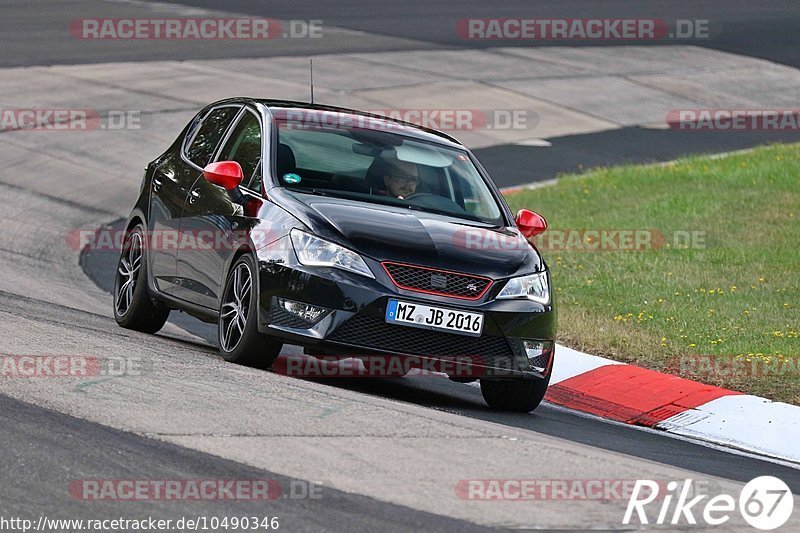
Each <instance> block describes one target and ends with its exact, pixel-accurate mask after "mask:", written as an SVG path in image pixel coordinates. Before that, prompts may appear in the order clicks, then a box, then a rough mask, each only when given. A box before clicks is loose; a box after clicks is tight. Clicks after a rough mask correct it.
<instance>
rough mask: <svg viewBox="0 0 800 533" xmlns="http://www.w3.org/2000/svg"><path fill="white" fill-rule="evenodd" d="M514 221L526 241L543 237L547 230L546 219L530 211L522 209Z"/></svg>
mask: <svg viewBox="0 0 800 533" xmlns="http://www.w3.org/2000/svg"><path fill="white" fill-rule="evenodd" d="M514 220H515V222H516V223H517V227H518V228H519V231H520V232H521V233H522V235H523V236H524V237H525V238H526V239H530V238H531V237H536V236H537V235H541V234H542V233H544V232H545V230H546V229H547V221H546V220H545V219H544V217H543V216H542V215H540V214H539V213H534V212H533V211H530V210H528V209H520V210H519V212H518V213H517V218H516V219H514Z"/></svg>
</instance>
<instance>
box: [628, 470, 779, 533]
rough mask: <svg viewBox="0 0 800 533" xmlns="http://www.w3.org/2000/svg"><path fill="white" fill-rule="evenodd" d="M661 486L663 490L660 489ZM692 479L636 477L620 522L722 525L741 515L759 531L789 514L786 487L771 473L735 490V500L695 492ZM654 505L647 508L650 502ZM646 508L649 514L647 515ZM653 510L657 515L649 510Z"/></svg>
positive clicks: (774, 527) (771, 527) (720, 495)
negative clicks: (738, 491) (645, 478)
mask: <svg viewBox="0 0 800 533" xmlns="http://www.w3.org/2000/svg"><path fill="white" fill-rule="evenodd" d="M660 489H665V490H660ZM695 489H696V488H695V487H693V481H692V480H691V479H686V480H684V481H683V484H682V485H681V484H679V483H678V482H677V481H670V482H669V483H667V484H666V487H664V485H663V483H657V482H656V481H651V480H641V479H640V480H637V481H636V485H635V486H634V489H633V493H632V494H631V497H630V499H629V500H628V507H627V509H626V510H625V516H624V517H623V519H622V523H623V524H625V525H629V524H631V523H634V524H635V523H636V520H638V522H639V524H643V525H644V524H657V525H660V526H663V525H667V524H669V525H678V524H680V525H687V524H688V525H696V524H698V521H700V522H699V523H700V524H703V523H705V524H706V525H709V526H724V525H725V524H726V523H728V522H729V521H730V520H731V518H732V517H734V516H736V514H737V512H738V514H741V516H742V518H744V520H745V522H747V523H748V524H749V525H750V526H752V527H754V528H756V529H760V530H763V531H767V530H772V529H777V528H779V527H781V526H782V525H784V524H786V522H787V521H788V520H789V518H790V517H791V516H792V509H793V507H794V499H793V496H792V492H791V490H789V486H788V485H786V483H784V482H783V481H781V480H780V479H778V478H776V477H772V476H761V477H757V478H755V479H753V480H752V481H750V482H749V483H748V484H747V485H745V486H744V488H743V489H742V491H741V492H740V493H739V497H738V500H737V499H736V498H734V497H733V496H731V495H730V494H719V495H716V496H713V497H710V498H709V495H707V494H700V495H697V491H696V490H695ZM651 503H652V504H654V505H652V506H650V507H649V508H648V506H649V505H650V504H651ZM648 511H649V514H648ZM654 511H657V513H658V514H657V516H653V512H654Z"/></svg>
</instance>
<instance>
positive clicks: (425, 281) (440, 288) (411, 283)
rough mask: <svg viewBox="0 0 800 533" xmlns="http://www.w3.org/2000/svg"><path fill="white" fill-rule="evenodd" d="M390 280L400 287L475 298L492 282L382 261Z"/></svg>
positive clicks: (485, 279)
mask: <svg viewBox="0 0 800 533" xmlns="http://www.w3.org/2000/svg"><path fill="white" fill-rule="evenodd" d="M382 264H383V268H384V269H385V270H386V273H387V274H389V277H390V278H391V279H392V282H393V283H394V284H395V285H397V286H398V287H400V288H401V289H407V290H410V291H417V292H425V293H431V294H441V295H442V296H452V297H453V298H463V299H467V300H477V299H478V298H480V297H481V296H483V293H485V292H486V291H487V290H488V289H489V286H490V285H491V284H492V280H491V279H490V278H485V277H483V276H473V275H471V274H460V273H458V272H449V271H445V270H437V269H433V268H426V267H420V266H414V265H405V264H403V263H392V262H388V261H387V262H385V263H382Z"/></svg>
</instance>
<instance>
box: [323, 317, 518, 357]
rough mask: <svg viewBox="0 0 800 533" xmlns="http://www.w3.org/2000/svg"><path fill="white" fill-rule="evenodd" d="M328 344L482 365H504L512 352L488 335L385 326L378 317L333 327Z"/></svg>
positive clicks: (356, 318)
mask: <svg viewBox="0 0 800 533" xmlns="http://www.w3.org/2000/svg"><path fill="white" fill-rule="evenodd" d="M328 340H329V341H332V342H340V343H343V344H349V345H352V346H357V347H360V348H367V349H371V350H386V351H390V352H396V353H401V354H407V355H422V356H438V357H447V356H452V357H475V358H477V359H479V360H481V361H483V363H484V364H486V365H492V364H495V361H496V360H501V361H505V365H508V361H509V358H511V357H513V352H512V351H511V347H510V346H509V344H508V342H507V341H506V339H504V338H503V337H495V336H492V335H485V334H484V335H481V336H480V337H467V336H464V335H456V334H452V333H441V332H439V331H430V330H425V329H419V328H412V327H406V326H398V325H394V324H387V323H386V322H384V321H383V320H381V319H380V318H376V317H373V316H367V315H356V316H354V317H353V318H351V319H350V320H348V321H347V322H345V323H344V324H342V325H341V326H339V328H337V329H336V330H335V331H334V332H333V333H332V334H331V335H330V337H328Z"/></svg>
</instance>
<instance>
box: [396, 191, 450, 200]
mask: <svg viewBox="0 0 800 533" xmlns="http://www.w3.org/2000/svg"><path fill="white" fill-rule="evenodd" d="M426 196H439V195H438V194H432V193H429V192H415V193H414V194H409V195H408V196H404V197H403V199H404V200H411V199H413V198H425V197H426ZM440 198H441V196H440ZM445 199H446V198H445Z"/></svg>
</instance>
